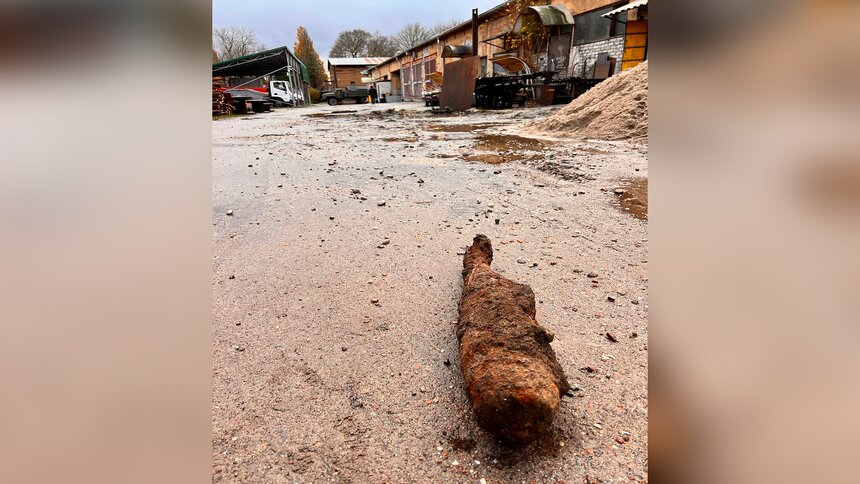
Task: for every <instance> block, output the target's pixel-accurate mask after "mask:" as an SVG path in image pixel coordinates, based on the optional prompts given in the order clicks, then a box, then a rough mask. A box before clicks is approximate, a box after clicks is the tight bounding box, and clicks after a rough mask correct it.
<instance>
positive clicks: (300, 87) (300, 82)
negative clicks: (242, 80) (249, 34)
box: [212, 47, 310, 103]
mask: <svg viewBox="0 0 860 484" xmlns="http://www.w3.org/2000/svg"><path fill="white" fill-rule="evenodd" d="M275 75H280V76H285V77H286V78H287V80H288V81H287V82H288V83H289V84H290V87H291V88H292V89H293V90H294V92H296V93H301V96H302V97H303V99H304V101H305V102H306V103H307V102H308V101H309V100H310V95H309V93H308V85H309V82H310V79H309V78H308V70H307V67H305V65H304V64H303V63H302V61H300V60H299V59H298V58H297V57H296V56H295V55H293V53H292V52H291V51H290V49H289V48H287V47H278V48H275V49H269V50H266V51H263V52H257V53H255V54H249V55H246V56H242V57H238V58H236V59H229V60H225V61H221V62H216V63H215V64H212V77H233V76H236V77H255V78H258V79H259V78H261V77H265V76H275Z"/></svg>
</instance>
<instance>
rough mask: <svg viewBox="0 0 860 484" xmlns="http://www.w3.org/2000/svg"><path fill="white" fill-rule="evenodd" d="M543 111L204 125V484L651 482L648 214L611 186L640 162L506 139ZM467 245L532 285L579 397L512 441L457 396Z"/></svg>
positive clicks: (628, 151) (303, 116)
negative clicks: (207, 433) (207, 188)
mask: <svg viewBox="0 0 860 484" xmlns="http://www.w3.org/2000/svg"><path fill="white" fill-rule="evenodd" d="M390 108H397V109H398V110H402V111H398V112H395V113H390V112H387V111H386V110H387V109H390ZM554 109H557V108H554ZM551 110H552V109H551V108H533V109H526V110H513V111H500V112H486V113H472V114H467V115H462V116H438V115H431V114H428V113H427V112H426V109H425V108H423V107H422V106H419V105H417V104H410V103H399V104H390V105H377V106H366V105H364V106H339V107H336V108H331V107H328V106H321V107H313V108H306V109H293V110H290V109H284V110H279V111H277V112H276V113H272V114H265V115H256V116H252V117H246V118H230V119H224V120H218V121H213V125H212V126H213V128H212V129H213V176H214V187H213V210H212V221H213V231H214V251H215V258H214V263H213V264H214V280H213V300H214V318H215V319H214V327H213V414H212V422H213V436H212V440H213V480H214V481H218V482H248V483H257V482H261V483H262V482H474V483H478V482H481V480H482V479H483V480H485V481H486V482H487V483H496V482H536V483H555V482H568V483H580V482H589V483H591V482H630V481H645V480H647V465H648V462H647V438H648V433H647V432H648V417H647V412H648V401H647V394H648V393H647V374H648V329H647V317H646V316H647V308H648V304H647V258H648V255H647V250H646V249H647V222H646V221H645V220H644V219H642V218H637V217H634V216H633V215H631V213H629V212H626V211H625V210H623V208H622V207H621V206H620V205H619V203H620V200H622V199H624V198H625V197H629V195H630V192H625V194H623V195H619V194H616V193H615V189H617V188H618V187H625V186H628V184H632V185H630V186H632V187H638V186H640V185H641V181H640V180H637V179H639V178H642V177H646V176H647V153H645V151H644V148H642V147H635V146H631V145H627V144H625V143H619V142H615V143H609V142H581V141H576V140H558V141H553V142H540V141H531V140H524V139H520V138H516V137H511V136H507V134H506V133H510V132H513V131H514V130H515V129H516V128H515V126H516V125H517V124H519V123H522V122H524V121H526V120H528V119H533V118H535V117H540V116H546V115H548V113H549V112H550V111H551ZM348 111H356V112H348ZM373 111H375V112H373ZM328 113H336V114H328ZM308 115H311V116H308ZM470 160H471V161H470ZM486 161H492V162H502V163H501V164H487V163H485V162H486ZM634 198H635V197H634ZM640 198H641V197H640ZM640 201H641V200H640ZM383 202H384V205H383ZM632 207H633V210H634V211H637V213H638V211H639V210H640V209H641V208H642V207H641V206H640V207H639V208H636V207H637V206H636V205H635V204H634V205H632ZM228 211H232V212H230V213H232V215H228ZM497 221H498V222H497ZM478 233H483V234H486V235H487V236H489V237H490V239H491V240H492V242H493V245H494V247H495V249H496V254H495V259H494V262H493V267H494V268H495V269H496V270H497V271H499V272H500V273H502V274H503V275H505V276H506V277H509V278H512V279H514V280H516V281H518V282H522V283H526V284H529V285H531V287H532V288H533V289H534V291H535V293H536V295H537V299H538V310H537V311H538V313H537V319H538V321H539V322H540V323H541V324H542V325H544V326H545V327H547V328H548V329H549V330H551V331H552V332H554V333H555V335H556V339H555V342H554V343H553V344H552V346H553V348H554V349H555V351H556V353H557V355H558V359H559V361H560V363H561V365H562V367H563V368H564V369H565V371H566V373H567V375H568V377H569V379H570V382H571V384H573V385H574V386H575V388H574V391H572V392H571V396H569V397H565V398H564V399H563V401H562V407H561V411H560V413H559V416H558V417H557V419H556V421H555V424H554V427H553V430H552V432H551V434H549V435H547V436H546V438H544V439H542V440H540V441H539V442H537V443H535V444H533V445H531V446H529V447H527V448H525V449H519V450H515V449H509V448H506V447H504V446H503V445H501V444H499V443H497V442H494V441H493V440H492V439H491V438H489V437H488V436H487V435H486V434H485V433H484V432H483V431H482V430H481V429H480V428H478V427H477V426H476V424H475V421H474V417H473V416H472V413H471V410H470V408H469V405H468V401H467V398H466V395H465V393H464V390H463V382H462V377H461V375H460V369H459V366H458V360H457V341H456V336H455V334H454V324H453V323H454V321H455V320H456V319H457V303H458V300H459V297H460V291H461V289H462V281H461V276H460V271H461V269H462V255H461V254H462V251H463V249H464V248H465V247H466V246H467V245H469V243H470V242H471V239H472V237H473V236H474V235H475V234H478ZM610 299H613V300H614V301H613V300H610ZM607 333H609V334H610V335H611V338H610V336H608V335H607ZM611 339H614V340H615V341H616V342H613V341H612V340H611Z"/></svg>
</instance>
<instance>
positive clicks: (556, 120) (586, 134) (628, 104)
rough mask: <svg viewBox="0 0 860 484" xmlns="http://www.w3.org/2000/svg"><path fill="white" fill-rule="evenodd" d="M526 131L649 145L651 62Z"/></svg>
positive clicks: (596, 88) (605, 83)
mask: <svg viewBox="0 0 860 484" xmlns="http://www.w3.org/2000/svg"><path fill="white" fill-rule="evenodd" d="M524 128H525V129H526V131H530V132H533V133H541V132H545V133H546V132H548V133H553V134H559V133H563V134H565V135H568V136H571V137H574V138H581V139H599V140H630V141H633V142H636V143H642V144H647V142H648V62H647V61H646V62H643V63H642V64H639V65H638V66H636V67H634V68H633V69H630V70H629V71H624V72H622V73H621V74H618V75H615V76H612V77H610V78H609V79H606V80H605V81H603V82H601V83H600V84H598V85H596V86H594V87H593V88H591V89H589V90H588V91H587V92H586V93H585V94H583V95H582V96H579V97H578V98H576V99H575V100H574V101H573V102H572V103H570V104H568V105H567V106H565V107H564V108H562V109H560V110H558V111H556V112H555V113H554V114H553V115H552V116H550V117H548V118H545V119H541V120H538V121H535V122H532V123H529V124H527V125H526V126H525V127H524Z"/></svg>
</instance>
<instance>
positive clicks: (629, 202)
mask: <svg viewBox="0 0 860 484" xmlns="http://www.w3.org/2000/svg"><path fill="white" fill-rule="evenodd" d="M615 194H616V195H618V201H619V206H620V207H621V209H622V210H624V211H625V212H628V213H629V214H631V215H633V216H634V217H636V218H638V219H640V220H648V179H647V178H627V179H624V180H622V183H621V186H620V187H618V188H616V189H615Z"/></svg>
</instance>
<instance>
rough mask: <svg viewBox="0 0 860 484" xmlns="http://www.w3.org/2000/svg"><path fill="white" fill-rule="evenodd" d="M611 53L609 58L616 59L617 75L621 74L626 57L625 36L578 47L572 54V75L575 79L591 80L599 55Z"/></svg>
mask: <svg viewBox="0 0 860 484" xmlns="http://www.w3.org/2000/svg"><path fill="white" fill-rule="evenodd" d="M601 52H609V57H614V58H615V71H614V73H615V74H618V73H619V72H621V59H622V58H623V57H624V36H623V35H620V36H618V37H611V38H609V39H608V40H601V41H598V42H592V43H590V44H582V45H576V46H574V47H573V53H572V54H571V63H570V64H571V70H570V75H571V76H573V77H585V78H591V74H592V73H593V72H594V63H595V61H596V60H597V54H600V53H601Z"/></svg>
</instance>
